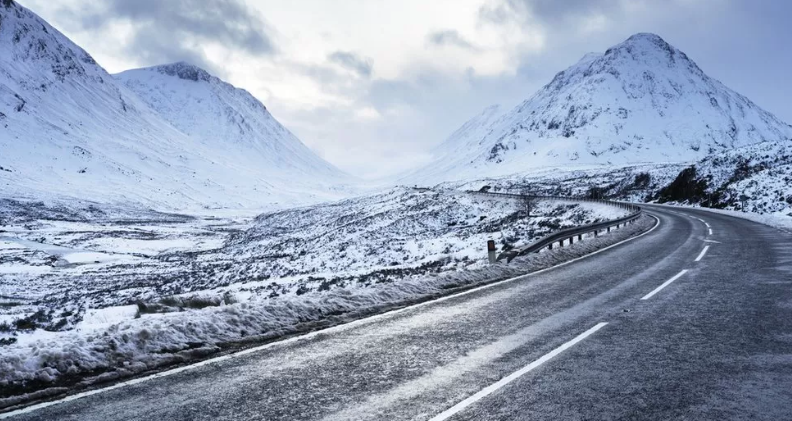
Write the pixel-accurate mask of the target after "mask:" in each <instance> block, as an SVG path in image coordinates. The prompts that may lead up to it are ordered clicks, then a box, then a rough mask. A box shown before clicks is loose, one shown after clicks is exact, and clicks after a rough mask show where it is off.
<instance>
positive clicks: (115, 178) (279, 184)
mask: <svg viewBox="0 0 792 421" xmlns="http://www.w3.org/2000/svg"><path fill="white" fill-rule="evenodd" d="M195 69H196V68H190V69H182V70H183V72H182V76H189V71H187V70H195ZM177 73H178V72H177ZM198 73H199V74H196V77H197V78H199V79H200V78H202V77H203V76H200V72H198ZM199 76H200V77H199ZM209 79H210V80H211V77H210V78H209ZM178 80H182V79H178ZM217 80H218V84H219V83H220V82H221V81H219V79H217ZM222 83H225V82H222ZM226 89H227V90H228V91H231V90H232V89H236V88H233V87H232V86H231V85H230V84H229V85H228V87H227V88H226ZM246 95H247V96H246ZM238 96H239V98H242V99H239V98H238V100H239V102H240V103H246V104H248V105H246V107H248V108H250V109H252V110H256V109H258V111H257V112H258V117H257V118H258V119H260V120H262V122H255V121H254V122H251V121H246V123H247V124H248V125H249V126H250V127H252V128H254V129H259V128H262V127H265V128H266V130H263V129H262V133H261V134H260V135H259V136H258V137H257V138H256V139H254V140H253V141H251V142H250V144H248V145H245V144H238V143H230V142H226V143H221V142H214V143H212V142H210V141H206V140H204V139H201V138H199V137H197V136H194V135H193V136H191V135H190V134H188V133H184V131H183V130H180V129H179V128H177V127H175V126H174V125H173V124H172V122H169V121H167V119H166V118H163V115H161V113H158V112H157V111H155V110H154V109H152V108H151V107H150V105H149V104H148V103H146V101H144V99H143V98H141V97H140V96H139V95H138V94H137V93H136V92H134V91H133V90H131V89H129V88H127V87H126V86H125V85H124V84H123V83H121V82H118V81H116V79H115V78H114V77H113V76H111V75H110V74H109V73H108V72H107V71H106V70H105V69H103V68H102V67H101V66H100V65H99V64H98V63H97V62H96V61H95V60H94V59H93V57H92V56H91V55H90V54H88V53H87V52H86V51H85V50H84V49H82V48H81V47H79V46H78V45H76V44H75V43H73V42H72V41H71V40H69V39H68V37H66V36H65V35H63V34H62V33H60V32H59V31H58V30H56V29H55V28H53V27H52V26H51V25H49V24H48V23H47V22H46V21H44V20H43V19H41V18H40V17H38V16H37V15H36V14H35V13H33V12H31V11H30V10H28V9H26V8H24V7H23V6H21V5H19V4H18V3H15V2H12V1H7V2H4V3H3V5H2V7H0V150H2V152H3V153H2V154H0V167H2V168H3V169H4V170H3V171H0V186H2V193H3V196H5V197H9V198H32V199H35V200H46V199H49V198H57V199H58V200H63V199H68V198H76V199H80V200H91V201H95V202H107V203H109V202H112V203H136V204H143V205H146V206H151V207H154V208H156V209H162V210H181V209H188V208H189V209H206V208H271V207H283V206H291V205H295V204H306V203H312V202H316V201H321V200H330V199H335V198H338V197H339V196H344V195H346V194H345V193H344V192H345V191H346V190H347V189H349V188H350V187H349V186H348V185H347V184H346V183H348V182H350V180H351V178H350V177H349V176H347V175H345V174H343V173H342V172H341V171H339V170H337V169H335V167H333V166H332V165H330V164H329V163H327V162H326V161H324V160H321V158H319V157H318V156H316V155H315V154H314V153H313V152H311V151H310V150H309V149H308V148H307V147H305V146H304V145H303V144H302V143H301V142H300V141H299V139H297V138H296V137H294V135H292V134H291V133H290V132H288V130H287V129H285V128H284V127H283V126H281V125H280V124H279V123H277V121H276V120H275V119H274V118H273V117H272V116H271V115H269V112H268V111H267V110H266V108H265V107H264V106H263V104H260V102H258V101H257V100H256V99H255V98H254V97H252V95H250V94H249V93H247V92H246V91H245V94H241V93H240V94H238ZM256 104H258V105H256ZM229 108H231V109H233V107H229ZM251 112H253V111H251ZM232 114H233V113H232ZM182 129H184V127H182ZM268 135H272V136H277V139H275V140H273V141H272V144H275V145H276V146H274V147H272V148H269V149H267V148H266V147H265V146H266V145H263V144H262V143H266V142H268V141H269V139H267V136H268ZM250 145H253V146H250ZM281 152H283V155H280V153H281ZM295 156H298V157H299V159H296V158H294V157H295ZM293 158H294V159H293ZM286 161H289V162H290V164H289V165H286V164H283V162H286ZM279 164H282V165H279ZM312 174H313V175H314V176H312Z"/></svg>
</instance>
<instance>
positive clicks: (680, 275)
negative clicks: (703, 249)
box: [641, 269, 688, 300]
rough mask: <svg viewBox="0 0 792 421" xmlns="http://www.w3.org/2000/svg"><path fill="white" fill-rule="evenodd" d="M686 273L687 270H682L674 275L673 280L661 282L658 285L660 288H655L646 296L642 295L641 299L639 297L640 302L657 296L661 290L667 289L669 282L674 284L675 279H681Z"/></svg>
mask: <svg viewBox="0 0 792 421" xmlns="http://www.w3.org/2000/svg"><path fill="white" fill-rule="evenodd" d="M687 271H688V270H687V269H685V270H683V271H682V272H679V273H677V274H676V275H674V277H673V278H671V279H669V280H667V281H665V282H663V283H662V284H660V286H659V287H657V288H655V289H654V290H652V292H650V293H648V294H646V295H644V296H643V297H641V299H642V300H648V299H650V298H652V296H654V295H655V294H657V293H658V292H660V290H662V289H663V288H665V287H667V286H668V285H670V284H671V282H674V281H676V280H677V279H679V278H681V277H682V275H684V274H686V273H687Z"/></svg>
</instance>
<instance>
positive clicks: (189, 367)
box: [0, 215, 660, 420]
mask: <svg viewBox="0 0 792 421" xmlns="http://www.w3.org/2000/svg"><path fill="white" fill-rule="evenodd" d="M649 216H651V217H652V218H654V219H655V221H657V223H656V224H655V226H654V227H652V228H651V229H650V230H649V231H646V232H645V233H643V234H641V235H636V236H635V237H630V238H627V239H625V240H622V241H619V242H618V243H616V244H612V245H610V246H608V247H605V248H602V249H599V250H597V251H595V252H593V253H589V254H586V255H584V256H580V257H577V258H574V259H572V260H567V261H566V262H563V263H559V264H557V265H555V266H551V267H549V268H545V269H542V270H538V271H536V272H531V273H527V274H525V275H520V276H515V277H514V278H509V279H504V280H502V281H498V282H493V283H491V284H487V285H482V286H480V287H476V288H472V289H469V290H467V291H462V292H459V293H456V294H452V295H446V296H445V297H440V298H437V299H434V300H430V301H424V302H422V303H418V304H414V305H411V306H407V307H402V308H399V309H396V310H391V311H388V312H385V313H380V314H376V315H374V316H370V317H366V318H363V319H357V320H353V321H351V322H348V323H344V324H340V325H336V326H332V327H329V328H327V329H321V330H316V331H313V332H309V333H306V334H304V335H300V336H295V337H291V338H288V339H283V340H280V341H277V342H271V343H268V344H264V345H259V346H257V347H253V348H248V349H245V350H242V351H238V352H235V353H233V354H226V355H221V356H219V357H214V358H210V359H208V360H203V361H199V362H197V363H194V364H190V365H186V366H183V367H178V368H174V369H170V370H167V371H162V372H159V373H155V374H151V375H148V376H145V377H139V378H136V379H132V380H127V381H124V382H121V383H116V384H114V385H111V386H107V387H104V388H101V389H94V390H89V391H86V392H81V393H77V394H74V395H69V396H66V397H64V398H61V399H57V400H53V401H46V402H41V403H38V404H35V405H30V406H26V407H24V408H20V409H16V410H13V411H10V412H5V413H0V420H2V419H6V418H10V417H13V416H16V415H20V414H26V413H29V412H33V411H36V410H38V409H42V408H46V407H49V406H53V405H57V404H60V403H65V402H69V401H73V400H76V399H80V398H84V397H88V396H91V395H96V394H99V393H102V392H108V391H111V390H114V389H120V388H122V387H124V386H131V385H134V384H139V383H143V382H146V381H148V380H154V379H157V378H160V377H167V376H170V375H173V374H177V373H181V372H183V371H187V370H192V369H194V368H199V367H203V366H206V365H210V364H214V363H218V362H221V361H225V360H230V359H233V358H237V357H241V356H243V355H248V354H253V353H255V352H258V351H262V350H265V349H269V348H274V347H279V346H283V345H287V344H290V343H293V342H297V341H302V340H307V339H311V338H313V337H315V336H317V335H322V334H329V333H335V332H342V331H344V330H347V329H351V328H353V327H355V326H359V325H362V324H366V323H371V322H374V321H376V320H378V319H381V318H384V317H388V316H392V315H394V314H398V313H402V312H405V311H409V310H414V309H416V308H420V307H424V306H428V305H431V304H436V303H439V302H443V301H446V300H450V299H453V298H457V297H461V296H464V295H468V294H472V293H474V292H477V291H481V290H484V289H489V288H493V287H495V286H498V285H503V284H506V283H510V282H514V281H517V280H520V279H524V278H526V277H529V276H535V275H538V274H540V273H544V272H547V271H550V270H553V269H556V268H559V267H562V266H566V265H569V264H572V263H574V262H577V261H579V260H583V259H587V258H589V257H591V256H594V255H597V254H600V253H602V252H604V251H607V250H609V249H612V248H614V247H617V246H620V245H622V244H624V243H627V242H629V241H633V240H636V239H638V238H641V237H643V236H645V235H647V234H649V233H651V232H652V231H654V230H656V229H657V227H659V226H660V218H658V217H656V216H654V215H649Z"/></svg>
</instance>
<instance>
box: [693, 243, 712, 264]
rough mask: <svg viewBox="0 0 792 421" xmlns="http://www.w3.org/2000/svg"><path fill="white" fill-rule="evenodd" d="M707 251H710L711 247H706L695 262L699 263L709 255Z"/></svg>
mask: <svg viewBox="0 0 792 421" xmlns="http://www.w3.org/2000/svg"><path fill="white" fill-rule="evenodd" d="M707 250H709V246H704V250H701V253H700V254H699V255H698V257H696V260H694V262H698V261H700V260H701V259H703V258H704V255H705V254H707Z"/></svg>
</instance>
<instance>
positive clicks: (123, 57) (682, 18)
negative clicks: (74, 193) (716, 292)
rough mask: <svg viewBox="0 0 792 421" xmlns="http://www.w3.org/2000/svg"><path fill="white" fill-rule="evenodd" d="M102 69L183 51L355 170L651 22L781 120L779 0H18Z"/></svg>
mask: <svg viewBox="0 0 792 421" xmlns="http://www.w3.org/2000/svg"><path fill="white" fill-rule="evenodd" d="M20 3H22V4H23V5H24V6H26V7H29V8H30V9H32V10H33V11H34V12H36V13H37V14H39V15H40V16H42V17H43V18H44V19H46V20H47V21H48V22H49V23H50V24H52V25H53V26H55V27H56V28H57V29H59V30H60V31H61V32H63V33H64V34H66V35H67V36H68V37H69V38H71V39H72V40H73V41H75V42H76V43H77V44H79V45H80V46H82V47H83V48H84V49H86V50H87V51H88V52H89V53H90V54H91V55H93V57H94V58H95V59H96V60H97V61H98V62H99V63H100V64H101V65H102V66H103V67H105V69H107V70H108V71H109V72H111V73H118V72H121V71H124V70H128V69H132V68H138V67H145V66H152V65H158V64H165V63H172V62H176V61H187V62H190V63H193V64H195V65H198V66H201V67H203V68H204V69H206V70H208V71H209V72H210V73H213V74H214V75H216V76H218V77H220V78H222V79H224V80H226V81H228V82H230V83H232V84H234V85H235V86H237V87H240V88H244V89H246V90H248V91H250V92H251V93H252V94H253V95H255V96H256V97H257V98H258V99H259V100H261V101H262V102H263V103H264V104H265V105H266V106H267V108H268V109H269V110H270V112H271V113H272V114H273V115H274V116H275V118H277V119H278V120H279V121H280V122H281V123H283V124H284V125H285V126H286V127H287V128H289V129H290V130H291V131H293V132H294V133H295V134H296V135H297V136H298V137H299V138H300V139H301V140H302V141H303V142H304V143H305V144H306V145H308V146H309V147H310V148H311V149H313V150H314V151H315V152H317V153H318V154H319V155H320V156H321V157H323V158H325V159H326V160H328V161H330V162H331V163H333V164H334V165H336V166H337V167H339V168H340V169H342V170H344V171H346V172H348V173H350V174H352V175H355V176H359V177H362V178H370V179H371V178H379V177H388V176H393V175H395V174H398V173H401V172H404V171H407V170H409V169H411V168H414V167H416V166H420V165H424V164H426V163H428V162H429V161H430V160H431V156H432V148H433V147H434V146H436V145H437V144H439V143H440V142H442V141H443V140H444V139H445V138H446V137H448V136H449V135H450V134H451V133H452V132H453V131H454V130H456V129H457V128H458V127H459V126H461V125H462V124H464V122H465V121H467V120H468V119H469V118H472V117H473V116H475V115H477V114H479V113H480V112H481V111H482V110H483V109H484V108H486V107H487V106H489V105H492V104H501V105H503V106H506V107H512V106H515V105H517V104H519V103H520V102H521V101H523V100H526V99H528V98H529V97H530V96H531V95H532V94H533V93H534V92H535V91H536V90H538V89H539V88H540V87H541V86H543V85H544V84H546V83H548V82H549V81H550V80H551V79H552V77H553V75H555V74H556V73H557V72H559V71H561V70H563V69H565V68H566V67H568V66H570V65H572V64H574V63H575V62H576V61H577V60H578V59H580V57H582V56H583V55H584V54H586V53H588V52H603V51H605V50H606V49H607V48H608V47H610V46H612V45H615V44H618V43H619V42H621V41H623V40H625V39H626V38H628V37H629V36H630V35H632V34H633V33H636V32H653V33H656V34H658V35H660V36H661V37H663V38H664V39H665V40H666V41H667V42H669V43H671V44H672V45H674V46H675V47H677V48H679V49H681V50H682V51H684V52H686V53H687V55H688V56H689V57H690V58H692V59H693V60H694V61H696V62H697V63H698V65H699V67H701V68H702V69H703V70H704V72H705V73H707V74H708V75H710V76H712V77H714V78H716V79H719V80H720V81H721V82H723V83H725V84H726V85H727V86H729V87H730V88H732V89H734V90H736V91H737V92H740V93H742V94H744V95H746V96H747V97H748V98H750V99H751V100H753V101H754V102H756V103H757V104H758V105H759V106H761V107H763V108H765V109H767V110H768V111H770V112H772V113H774V114H776V115H777V116H778V117H779V118H781V119H782V120H784V121H787V122H792V101H790V100H789V98H792V83H789V74H790V69H792V49H791V48H790V45H792V26H790V25H789V24H788V17H789V16H792V2H789V1H785V0H663V1H659V0H657V1H655V0H590V1H585V0H565V1H558V0H433V1H424V0H389V1H385V0H333V1H329V0H290V1H282V0H167V1H163V0H101V1H99V0H59V1H57V2H53V1H51V0H21V1H20Z"/></svg>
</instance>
